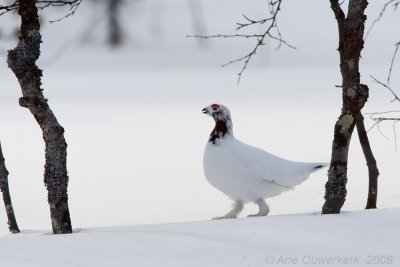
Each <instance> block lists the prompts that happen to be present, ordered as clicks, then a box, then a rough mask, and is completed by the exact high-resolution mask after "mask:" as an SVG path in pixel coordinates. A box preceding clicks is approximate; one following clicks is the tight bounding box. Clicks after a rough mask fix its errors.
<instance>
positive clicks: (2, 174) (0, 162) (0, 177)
mask: <svg viewBox="0 0 400 267" xmlns="http://www.w3.org/2000/svg"><path fill="white" fill-rule="evenodd" d="M0 189H1V192H2V193H3V201H4V206H5V208H6V213H7V218H8V222H7V223H8V229H10V232H11V233H13V234H16V233H19V232H20V231H19V228H18V224H17V220H16V219H15V213H14V208H13V205H12V202H11V195H10V190H9V187H8V171H7V168H6V165H5V163H4V156H3V151H2V149H1V143H0Z"/></svg>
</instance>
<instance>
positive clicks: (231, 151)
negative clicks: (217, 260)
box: [203, 104, 327, 219]
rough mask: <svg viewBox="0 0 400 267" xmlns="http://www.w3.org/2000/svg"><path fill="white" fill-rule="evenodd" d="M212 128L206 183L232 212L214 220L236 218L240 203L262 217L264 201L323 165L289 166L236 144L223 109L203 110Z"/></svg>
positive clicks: (266, 209) (205, 162)
mask: <svg viewBox="0 0 400 267" xmlns="http://www.w3.org/2000/svg"><path fill="white" fill-rule="evenodd" d="M203 113H205V114H207V115H209V116H211V117H212V118H213V119H214V121H215V127H214V129H213V131H212V132H211V134H210V138H209V140H208V143H207V145H206V148H205V151H204V157H203V169H204V174H205V176H206V178H207V180H208V182H209V183H210V184H211V185H212V186H214V187H215V188H217V189H218V190H220V191H222V192H223V193H224V194H226V195H227V196H229V197H230V198H231V199H232V200H234V205H233V209H232V210H231V211H229V212H228V213H227V214H225V215H224V216H221V217H216V218H214V219H226V218H236V217H237V216H238V215H239V213H240V212H241V211H242V210H243V207H244V203H246V202H254V203H256V204H257V205H258V207H259V212H258V213H257V214H252V215H249V217H254V216H266V215H267V214H268V213H269V207H268V205H267V203H266V202H265V200H264V199H265V198H270V197H273V196H277V195H279V194H281V193H283V192H285V191H288V190H291V189H293V188H294V187H295V186H296V185H298V184H300V183H301V182H303V181H305V180H306V179H307V178H308V177H309V176H310V174H311V173H312V172H314V171H317V170H319V169H321V168H323V167H325V166H327V164H326V163H305V162H293V161H289V160H286V159H283V158H280V157H277V156H275V155H273V154H271V153H268V152H266V151H264V150H261V149H259V148H256V147H253V146H249V145H247V144H245V143H242V142H240V141H239V140H237V139H236V138H235V137H234V136H233V131H232V120H231V114H230V112H229V110H228V108H227V107H225V106H223V105H220V104H212V105H210V106H208V107H206V108H204V109H203Z"/></svg>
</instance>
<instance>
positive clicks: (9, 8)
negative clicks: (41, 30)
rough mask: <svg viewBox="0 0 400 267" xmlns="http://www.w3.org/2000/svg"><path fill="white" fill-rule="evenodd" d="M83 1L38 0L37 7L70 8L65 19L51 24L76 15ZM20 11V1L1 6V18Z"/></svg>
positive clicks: (16, 0)
mask: <svg viewBox="0 0 400 267" xmlns="http://www.w3.org/2000/svg"><path fill="white" fill-rule="evenodd" d="M82 1H83V0H37V1H36V5H37V8H38V9H45V8H47V7H50V6H54V7H61V6H69V11H70V12H69V13H68V14H67V15H65V16H64V17H62V18H60V19H57V20H53V21H50V22H51V23H53V22H57V21H60V20H63V19H65V18H68V17H69V16H72V15H73V14H75V12H76V10H77V9H78V7H79V6H80V4H81V3H82ZM18 9H19V0H15V1H14V3H12V4H9V5H0V16H1V15H4V14H5V13H8V12H17V11H18Z"/></svg>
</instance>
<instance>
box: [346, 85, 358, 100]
mask: <svg viewBox="0 0 400 267" xmlns="http://www.w3.org/2000/svg"><path fill="white" fill-rule="evenodd" d="M356 90H357V87H356V86H354V87H351V88H349V89H347V92H346V95H348V96H349V97H350V98H351V99H354V98H355V97H356V96H357V91H356Z"/></svg>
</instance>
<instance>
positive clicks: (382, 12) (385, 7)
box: [364, 0, 400, 40]
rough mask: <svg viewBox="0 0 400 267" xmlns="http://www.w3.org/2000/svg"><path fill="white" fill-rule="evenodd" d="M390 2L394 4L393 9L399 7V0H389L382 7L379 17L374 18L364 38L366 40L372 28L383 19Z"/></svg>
mask: <svg viewBox="0 0 400 267" xmlns="http://www.w3.org/2000/svg"><path fill="white" fill-rule="evenodd" d="M390 4H393V9H394V10H396V9H397V7H398V6H399V4H400V1H399V0H387V2H386V3H385V4H384V5H383V8H382V10H381V12H380V13H379V15H378V17H377V18H376V19H374V21H373V22H372V24H371V26H370V27H369V29H368V31H367V33H366V34H365V37H364V40H366V39H367V38H368V35H369V34H370V32H371V31H372V29H373V28H374V26H375V24H376V23H377V22H379V21H380V20H381V19H382V17H383V15H384V14H385V12H386V9H387V7H388V6H389V5H390Z"/></svg>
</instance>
